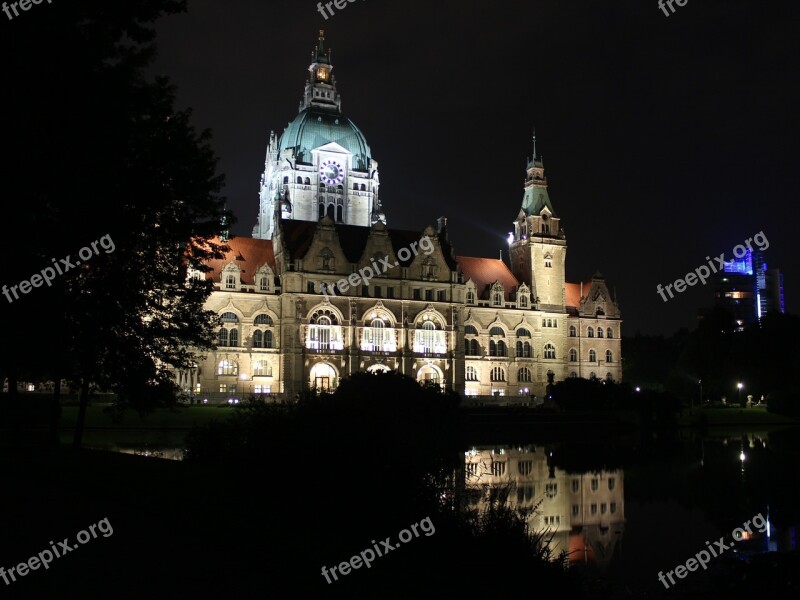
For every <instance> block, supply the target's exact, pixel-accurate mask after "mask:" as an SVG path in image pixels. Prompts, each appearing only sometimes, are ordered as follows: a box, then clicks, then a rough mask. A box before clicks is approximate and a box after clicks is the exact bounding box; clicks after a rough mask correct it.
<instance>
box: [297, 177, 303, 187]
mask: <svg viewBox="0 0 800 600" xmlns="http://www.w3.org/2000/svg"><path fill="white" fill-rule="evenodd" d="M297 183H298V184H299V185H303V178H302V177H298V178H297Z"/></svg>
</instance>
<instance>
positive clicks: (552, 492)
mask: <svg viewBox="0 0 800 600" xmlns="http://www.w3.org/2000/svg"><path fill="white" fill-rule="evenodd" d="M544 493H545V495H546V496H547V497H548V498H551V499H552V498H555V497H556V494H558V484H557V483H548V484H547V485H545V486H544Z"/></svg>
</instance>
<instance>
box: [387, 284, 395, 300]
mask: <svg viewBox="0 0 800 600" xmlns="http://www.w3.org/2000/svg"><path fill="white" fill-rule="evenodd" d="M386 297H387V298H394V288H393V287H387V288H386Z"/></svg>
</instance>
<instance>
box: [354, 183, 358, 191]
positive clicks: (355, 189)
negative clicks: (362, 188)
mask: <svg viewBox="0 0 800 600" xmlns="http://www.w3.org/2000/svg"><path fill="white" fill-rule="evenodd" d="M353 191H355V192H357V191H358V184H357V183H354V184H353Z"/></svg>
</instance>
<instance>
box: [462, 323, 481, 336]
mask: <svg viewBox="0 0 800 600" xmlns="http://www.w3.org/2000/svg"><path fill="white" fill-rule="evenodd" d="M464 333H465V334H471V335H478V330H477V329H476V328H475V326H474V325H464Z"/></svg>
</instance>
